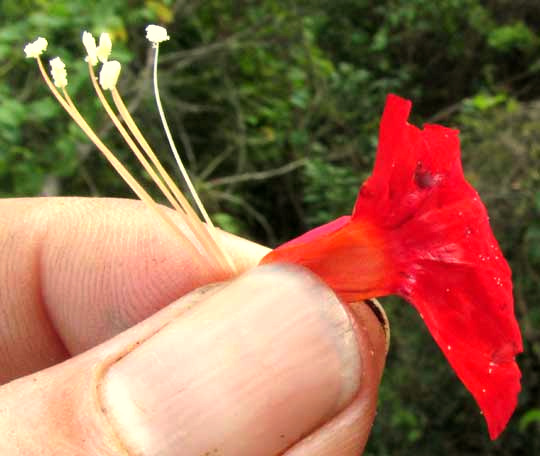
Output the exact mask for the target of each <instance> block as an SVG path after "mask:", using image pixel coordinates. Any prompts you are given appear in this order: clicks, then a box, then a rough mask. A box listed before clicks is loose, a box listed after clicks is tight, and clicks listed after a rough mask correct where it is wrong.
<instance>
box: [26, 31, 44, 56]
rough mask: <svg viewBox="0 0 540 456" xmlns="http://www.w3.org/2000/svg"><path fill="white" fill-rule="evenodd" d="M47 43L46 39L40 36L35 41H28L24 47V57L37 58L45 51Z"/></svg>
mask: <svg viewBox="0 0 540 456" xmlns="http://www.w3.org/2000/svg"><path fill="white" fill-rule="evenodd" d="M47 44H48V43H47V40H46V39H45V38H43V37H41V36H40V37H39V38H37V39H36V40H35V41H32V42H31V43H28V44H27V45H26V46H25V47H24V53H25V54H26V58H27V59H30V58H33V59H37V58H38V57H39V56H40V55H41V54H43V53H44V52H45V51H46V49H47Z"/></svg>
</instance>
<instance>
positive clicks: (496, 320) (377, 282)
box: [262, 95, 523, 439]
mask: <svg viewBox="0 0 540 456" xmlns="http://www.w3.org/2000/svg"><path fill="white" fill-rule="evenodd" d="M411 105H412V104H411V102H410V101H408V100H404V99H402V98H400V97H397V96H395V95H389V96H388V98H387V102H386V107H385V110H384V113H383V116H382V120H381V125H380V136H379V146H378V150H377V156H376V160H375V166H374V169H373V173H372V175H371V176H370V177H369V178H368V179H367V181H366V182H365V183H364V184H363V185H362V186H361V188H360V191H359V194H358V199H357V201H356V204H355V205H354V209H353V213H352V215H351V216H345V217H341V218H339V219H337V220H335V221H333V222H330V223H328V224H326V225H323V226H322V227H318V228H315V229H314V230H312V231H309V232H308V233H306V234H304V235H302V236H300V237H298V238H296V239H294V240H292V241H289V242H287V243H286V244H283V245H282V246H280V247H278V248H277V249H275V250H273V251H272V252H270V253H269V254H268V255H267V256H266V257H265V258H263V260H262V263H270V262H291V263H297V264H300V265H303V266H305V267H307V268H309V269H311V270H312V271H313V272H314V273H316V274H317V275H319V276H320V277H321V279H323V280H324V281H325V282H326V283H327V284H328V285H329V286H330V287H331V288H332V289H333V290H334V291H335V292H336V293H337V294H338V295H339V296H340V297H341V298H342V299H343V300H344V301H345V302H353V301H357V300H362V299H366V298H372V297H377V296H384V295H389V294H397V295H400V296H402V297H403V298H405V299H406V300H407V301H409V302H410V303H411V304H412V305H413V306H414V307H415V308H416V309H417V311H418V312H419V313H420V315H421V317H422V318H423V320H424V322H425V324H426V326H427V327H428V329H429V331H430V333H431V335H432V336H433V338H434V339H435V341H436V342H437V344H438V345H439V347H440V349H441V350H442V351H443V353H444V355H445V356H446V359H447V360H448V362H449V363H450V365H451V366H452V368H453V369H454V371H455V372H456V374H457V376H458V377H459V378H460V379H461V381H462V382H463V384H464V385H465V387H466V388H467V389H468V390H469V391H470V392H471V394H472V395H473V397H474V398H475V400H476V402H477V403H478V405H479V407H480V409H481V410H482V412H483V414H484V417H485V419H486V421H487V425H488V429H489V434H490V437H491V438H492V439H495V438H497V437H498V435H499V434H500V433H501V432H502V431H503V430H504V428H505V426H506V424H507V423H508V421H509V419H510V417H511V415H512V413H513V411H514V410H515V408H516V404H517V396H518V393H519V391H520V390H521V385H520V378H521V372H520V370H519V367H518V365H517V363H516V361H515V356H516V355H517V354H518V353H520V352H522V351H523V347H522V341H521V333H520V330H519V326H518V324H517V321H516V318H515V316H514V304H513V297H512V281H511V271H510V268H509V266H508V263H507V262H506V260H505V259H504V257H503V254H502V253H501V250H500V248H499V245H498V243H497V241H496V239H495V237H494V235H493V233H492V230H491V227H490V225H489V217H488V214H487V211H486V208H485V206H484V204H483V203H482V201H481V200H480V197H479V196H478V193H477V192H476V190H474V188H473V187H472V186H471V185H470V184H469V183H468V182H467V181H466V179H465V177H464V175H463V169H462V166H461V158H460V145H459V138H458V131H457V130H453V129H450V128H445V127H442V126H439V125H425V126H424V128H423V129H419V128H417V127H415V126H414V125H411V124H409V123H408V121H407V120H408V117H409V113H410V110H411Z"/></svg>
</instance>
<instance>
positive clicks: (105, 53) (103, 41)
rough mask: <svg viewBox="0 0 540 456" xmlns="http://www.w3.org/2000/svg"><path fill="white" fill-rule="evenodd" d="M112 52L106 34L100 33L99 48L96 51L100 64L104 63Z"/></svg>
mask: <svg viewBox="0 0 540 456" xmlns="http://www.w3.org/2000/svg"><path fill="white" fill-rule="evenodd" d="M111 51H112V41H111V37H110V35H109V34H108V33H102V34H101V35H100V36H99V46H98V48H97V50H96V54H97V58H98V59H99V61H100V62H101V63H105V62H106V61H107V60H108V59H109V56H110V55H111Z"/></svg>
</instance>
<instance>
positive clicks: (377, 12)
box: [0, 0, 540, 455]
mask: <svg viewBox="0 0 540 456" xmlns="http://www.w3.org/2000/svg"><path fill="white" fill-rule="evenodd" d="M1 6H2V15H1V17H0V194H1V195H2V196H4V197H7V196H28V195H94V196H97V195H99V196H122V197H131V196H132V195H131V194H130V192H129V190H128V189H127V187H126V186H125V185H124V184H123V182H122V181H121V180H120V179H119V178H118V177H117V176H116V175H115V173H114V172H113V171H112V170H111V169H110V168H109V167H108V166H107V165H106V164H105V163H104V161H103V160H102V158H101V157H100V156H99V154H98V153H97V151H96V150H95V149H94V148H93V147H92V145H90V144H89V143H88V141H87V140H86V139H85V137H84V136H83V135H82V133H81V132H80V131H79V130H78V129H77V127H75V126H74V125H73V124H72V123H71V122H69V121H68V119H67V116H66V115H65V113H64V112H62V110H61V108H60V106H58V105H57V104H56V103H55V102H54V101H53V99H52V97H51V95H50V94H49V93H48V92H47V90H46V88H45V86H44V84H43V83H42V81H41V80H40V79H39V77H38V72H37V68H36V67H35V65H34V64H33V62H31V61H26V60H25V59H24V57H23V54H22V48H23V46H24V44H25V42H27V41H29V40H31V39H34V38H35V37H36V36H38V35H41V36H46V37H47V38H48V40H49V43H50V44H49V55H50V56H53V55H60V56H61V57H62V58H63V59H64V61H65V62H66V64H67V66H68V71H69V81H70V82H69V91H70V94H71V95H72V97H73V98H74V99H75V100H76V102H77V104H78V106H79V107H80V110H81V111H82V112H84V113H85V115H86V117H87V119H88V120H89V123H90V124H91V125H93V126H95V128H96V130H97V131H98V132H100V134H101V136H102V138H103V139H104V140H105V142H106V143H108V144H110V145H112V146H113V148H114V150H116V151H117V152H118V154H119V156H120V157H121V159H122V160H123V161H125V162H126V163H128V165H130V167H131V169H133V170H135V171H134V172H135V173H136V175H137V176H138V177H139V178H140V179H141V180H142V181H143V182H146V183H148V182H149V179H148V176H146V175H145V174H144V173H142V172H141V171H140V169H139V168H138V167H137V165H136V163H135V162H134V160H133V159H132V157H131V156H130V154H129V152H128V151H127V150H126V148H125V147H124V146H123V145H122V144H121V143H120V141H119V140H118V139H117V138H116V137H115V136H114V135H113V131H112V129H111V126H110V123H109V122H108V121H107V119H106V117H105V114H104V113H103V111H102V110H100V109H99V106H98V103H97V100H96V98H95V97H94V95H93V91H92V90H91V86H90V83H89V81H88V77H87V73H86V70H85V63H84V62H83V60H82V58H81V55H82V48H81V45H80V35H81V31H82V30H89V31H92V32H94V33H95V34H99V33H100V32H102V31H108V32H109V33H111V35H112V37H113V39H114V58H116V59H118V60H120V61H121V62H122V63H123V72H122V77H121V81H120V92H121V93H122V94H123V96H124V98H125V100H126V101H127V102H128V104H129V106H130V108H131V109H132V111H133V113H134V116H135V117H136V119H137V120H138V121H139V123H140V125H142V126H144V131H145V133H146V135H147V138H148V140H149V141H150V143H151V144H153V145H154V146H155V148H156V150H158V151H162V152H163V153H162V157H163V160H164V162H165V163H167V164H168V165H169V166H170V168H171V169H173V168H172V163H171V159H170V158H169V157H168V153H167V150H168V147H167V146H166V144H165V142H164V137H163V135H162V133H161V129H160V127H159V123H158V118H157V114H156V112H155V109H154V101H153V98H152V94H151V83H150V65H151V53H149V50H148V45H147V42H146V40H145V39H144V32H143V30H144V27H145V26H146V24H147V23H149V22H157V23H163V24H164V25H166V26H167V27H168V30H169V34H170V35H171V40H170V41H168V42H167V43H166V44H165V45H163V46H162V59H161V63H160V86H161V90H162V97H163V100H164V105H165V109H166V111H167V113H168V115H169V120H170V122H171V124H172V128H173V131H174V136H175V138H176V140H177V142H178V144H179V145H181V149H182V150H183V151H184V154H185V157H186V161H187V164H188V167H189V169H190V171H191V174H192V176H193V177H194V180H195V181H196V185H197V186H198V188H199V189H200V191H201V196H202V198H203V199H204V201H205V202H206V204H207V207H208V208H209V210H210V212H211V213H212V214H213V216H214V218H215V219H216V220H217V221H218V223H220V224H221V225H222V226H223V227H224V228H225V229H228V230H230V231H233V232H236V233H238V234H241V235H244V236H247V237H249V238H251V239H254V240H257V241H259V242H263V243H267V244H270V245H276V244H277V243H279V242H281V241H284V240H287V239H290V238H292V237H294V236H296V235H298V234H300V233H302V232H303V231H305V230H307V229H309V228H311V227H313V226H316V225H317V224H321V223H324V222H326V221H328V220H330V219H332V218H334V217H336V216H339V215H342V214H344V213H347V212H348V211H350V207H351V205H352V203H353V201H354V199H355V196H356V191H357V189H358V185H359V184H360V183H361V182H362V181H363V179H364V178H365V177H366V176H367V175H368V174H369V172H370V169H371V166H372V161H373V157H374V151H375V148H376V143H377V127H378V122H379V117H380V114H381V111H382V108H383V105H384V99H385V96H386V94H387V93H389V92H395V93H398V94H400V95H402V96H405V97H407V98H411V99H413V100H414V113H413V120H414V121H415V122H416V123H417V124H421V123H423V122H427V121H429V122H439V123H443V124H445V125H449V126H454V127H457V128H460V129H461V131H462V144H463V160H464V166H465V169H466V174H467V177H468V178H469V180H470V181H471V182H472V183H473V184H474V185H475V186H476V187H477V188H478V190H479V191H480V194H481V196H482V197H483V199H484V201H485V202H486V205H487V206H488V209H489V211H490V215H491V220H492V223H493V227H494V230H495V232H496V235H497V237H498V239H499V240H500V242H501V245H502V248H503V250H504V252H505V254H506V256H507V258H508V259H509V261H510V262H511V265H512V268H513V271H514V277H515V298H516V312H517V314H518V317H519V319H520V323H521V327H522V330H523V338H524V345H525V353H524V354H523V355H522V356H521V357H520V359H519V363H520V365H521V367H522V370H523V387H524V390H523V392H522V394H521V395H520V402H519V407H518V410H517V412H516V414H515V416H514V417H513V419H512V421H511V423H510V425H509V427H508V429H507V430H506V432H505V433H504V434H503V436H502V437H501V438H500V439H499V440H497V441H495V442H490V441H489V439H488V436H487V432H486V429H485V425H484V423H483V420H482V418H481V416H480V414H479V411H478V409H477V407H476V405H475V403H474V401H473V400H472V398H471V397H470V396H469V395H468V393H467V392H466V391H465V390H464V388H463V387H462V386H461V385H460V383H459V382H458V380H457V379H456V377H455V375H454V374H453V373H452V372H451V370H450V368H449V367H448V366H447V364H446V362H445V361H444V359H443V357H442V355H441V354H440V353H439V351H438V349H437V348H436V346H435V344H434V343H433V342H432V341H431V339H430V336H429V334H428V333H427V331H426V330H425V329H424V328H423V326H422V324H421V321H420V319H419V318H418V317H417V315H416V314H415V313H414V312H413V311H412V309H411V308H410V306H408V305H406V304H405V303H404V302H402V301H399V300H396V299H388V300H386V301H385V305H386V308H387V309H388V313H389V317H390V320H391V322H392V330H393V339H392V347H391V351H390V354H389V359H388V365H387V369H386V371H385V376H384V379H383V383H382V386H381V394H380V404H379V414H378V416H377V419H376V423H375V427H374V429H373V434H372V437H371V440H370V443H369V445H368V448H367V450H366V453H367V454H372V455H400V454H407V455H408V454H417V455H431V454H436V453H438V454H459V455H469V454H470V455H473V454H474V455H478V454H486V455H487V454H490V455H514V454H531V455H533V454H540V432H539V431H540V306H539V300H540V186H539V183H540V101H537V100H538V98H539V96H540V84H539V78H538V76H539V71H540V3H539V2H535V1H526V0H513V1H508V0H490V1H480V0H444V1H440V2H433V1H429V0H381V1H378V2H372V1H368V0H335V1H331V2H330V1H322V0H311V1H308V0H306V1H301V0H297V1H292V0H290V1H287V0H259V1H241V0H205V1H196V0H195V1H182V0H178V1H176V2H173V1H167V0H156V1H137V0H129V1H128V0H106V1H103V0H99V1H95V2H85V1H82V0H60V1H49V0H38V1H28V0H2V2H1Z"/></svg>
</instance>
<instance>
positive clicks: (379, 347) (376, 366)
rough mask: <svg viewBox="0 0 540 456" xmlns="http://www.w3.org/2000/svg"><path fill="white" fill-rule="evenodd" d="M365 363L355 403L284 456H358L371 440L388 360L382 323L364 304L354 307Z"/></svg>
mask: <svg viewBox="0 0 540 456" xmlns="http://www.w3.org/2000/svg"><path fill="white" fill-rule="evenodd" d="M352 311H353V312H354V315H355V321H356V324H355V326H356V330H357V334H358V338H359V344H358V347H359V349H360V356H361V358H362V359H369V360H371V362H369V363H364V364H363V372H362V375H363V376H362V384H361V388H360V390H359V393H358V395H357V396H356V397H355V398H354V401H353V402H352V403H351V404H350V405H349V406H348V407H347V408H346V409H345V410H343V411H342V412H341V413H340V414H339V415H337V416H336V417H335V418H334V419H332V420H330V421H329V422H328V423H326V424H325V425H324V426H323V427H321V428H320V429H317V430H316V431H315V432H314V433H312V434H311V435H309V436H308V437H306V438H305V439H303V440H302V441H301V442H299V443H298V444H296V445H295V446H294V447H293V448H291V449H290V450H289V451H287V452H286V453H285V456H358V455H359V454H362V452H363V450H364V447H365V446H366V443H367V441H368V437H369V434H370V432H371V428H372V425H373V420H374V418H375V412H376V407H377V393H378V388H379V383H380V380H381V376H382V373H383V369H384V363H385V358H386V351H387V346H386V342H387V341H386V336H385V331H384V329H383V327H382V326H381V322H380V321H379V320H378V318H377V317H376V316H375V314H374V313H373V311H372V309H371V308H370V307H369V306H368V305H366V304H365V303H363V302H360V303H355V304H353V305H352Z"/></svg>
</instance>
